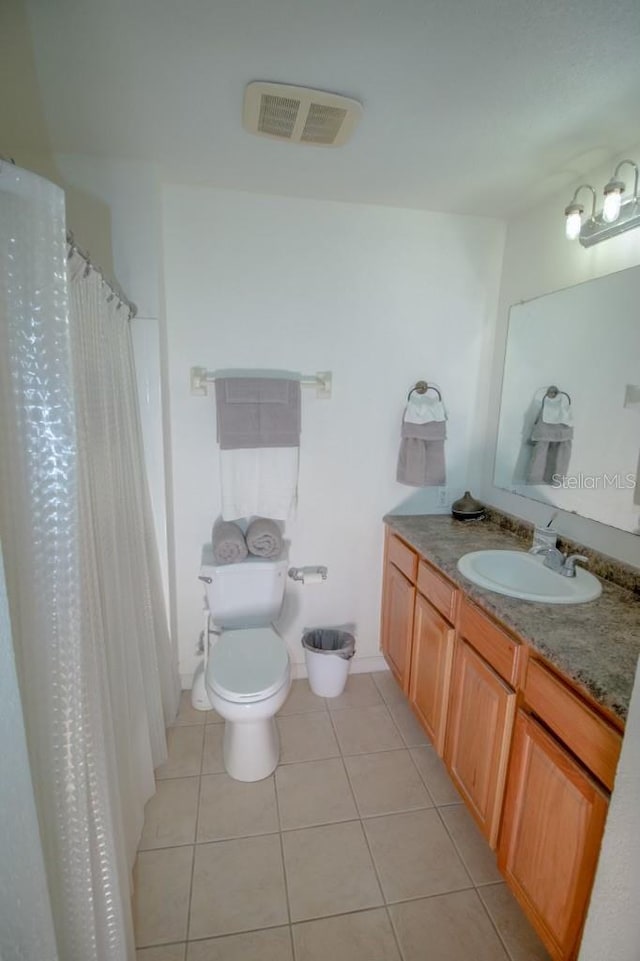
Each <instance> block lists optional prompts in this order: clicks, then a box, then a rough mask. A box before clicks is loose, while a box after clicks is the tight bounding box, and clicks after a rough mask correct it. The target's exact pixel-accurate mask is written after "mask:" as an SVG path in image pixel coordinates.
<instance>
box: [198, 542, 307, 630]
mask: <svg viewBox="0 0 640 961" xmlns="http://www.w3.org/2000/svg"><path fill="white" fill-rule="evenodd" d="M287 567H288V561H287V558H286V557H284V558H279V559H278V560H277V561H272V560H264V559H263V558H260V557H251V558H247V559H246V560H244V561H242V562H241V563H239V564H216V562H215V560H214V557H213V551H212V549H211V545H210V544H206V545H205V546H204V547H203V549H202V565H201V567H200V577H201V578H208V579H210V582H209V581H207V580H205V581H204V587H205V590H206V593H207V602H208V604H209V610H210V611H211V619H212V620H213V623H214V624H215V625H216V626H217V627H223V628H237V627H262V626H266V625H268V624H271V622H272V621H274V620H275V619H276V618H277V617H278V615H279V613H280V611H281V609H282V602H283V600H284V588H285V583H286V577H287Z"/></svg>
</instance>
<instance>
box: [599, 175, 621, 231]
mask: <svg viewBox="0 0 640 961" xmlns="http://www.w3.org/2000/svg"><path fill="white" fill-rule="evenodd" d="M623 193H624V184H623V183H622V181H621V180H610V181H609V183H608V184H607V185H606V187H605V188H604V204H603V205H602V219H603V220H604V221H605V222H606V223H608V224H612V223H613V222H614V221H615V220H617V219H618V216H619V214H620V207H621V206H622V195H623Z"/></svg>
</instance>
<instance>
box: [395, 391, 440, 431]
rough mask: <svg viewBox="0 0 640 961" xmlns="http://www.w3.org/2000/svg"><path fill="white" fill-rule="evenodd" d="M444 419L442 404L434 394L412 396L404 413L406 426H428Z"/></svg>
mask: <svg viewBox="0 0 640 961" xmlns="http://www.w3.org/2000/svg"><path fill="white" fill-rule="evenodd" d="M446 419H447V412H446V411H445V409H444V404H443V403H442V401H441V400H439V399H438V396H437V395H436V394H412V395H411V397H410V398H409V400H408V402H407V407H406V409H405V412H404V422H405V423H406V424H430V423H431V421H442V420H446Z"/></svg>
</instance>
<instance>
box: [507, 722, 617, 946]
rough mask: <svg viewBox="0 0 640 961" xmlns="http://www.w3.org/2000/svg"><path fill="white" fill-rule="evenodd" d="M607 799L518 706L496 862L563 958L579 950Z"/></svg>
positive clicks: (536, 924) (545, 938) (546, 942)
mask: <svg viewBox="0 0 640 961" xmlns="http://www.w3.org/2000/svg"><path fill="white" fill-rule="evenodd" d="M607 805H608V799H607V795H606V794H605V792H604V791H603V790H602V789H601V788H600V787H599V786H598V785H597V784H596V782H595V781H594V780H592V778H591V777H590V776H589V775H588V774H587V772H586V771H585V770H584V769H583V768H582V767H581V766H580V764H578V763H577V762H576V761H575V760H574V759H573V758H572V757H571V756H570V755H569V754H568V753H567V751H565V749H564V748H563V747H562V746H561V745H560V743H559V742H557V741H556V740H555V738H553V737H552V736H551V735H549V734H548V733H547V732H546V731H545V730H544V728H543V727H541V725H540V724H538V722H537V721H535V720H534V719H533V718H531V717H530V716H529V715H527V714H525V713H524V712H523V711H518V717H517V721H516V727H515V734H514V741H513V752H512V756H511V764H510V768H509V779H508V783H507V791H506V797H505V809H504V819H503V825H502V831H501V835H500V847H499V852H498V864H499V866H500V869H501V871H502V872H503V874H504V875H505V877H506V878H507V880H508V882H509V885H510V887H511V889H512V890H513V892H514V894H515V895H516V897H517V898H518V900H519V901H520V903H521V904H522V906H523V908H524V909H525V911H526V913H527V914H528V915H529V918H530V920H531V921H532V923H533V924H534V926H535V927H536V929H537V930H538V933H539V934H540V936H541V938H542V939H543V941H544V942H545V944H546V946H547V948H548V950H549V951H550V953H551V955H552V957H554V958H556V959H558V961H569V959H573V958H575V957H576V956H577V953H578V947H579V942H580V935H581V932H582V925H583V923H584V918H585V915H586V911H587V906H588V902H589V895H590V893H591V886H592V884H593V878H594V874H595V870H596V864H597V861H598V853H599V850H600V842H601V839H602V831H603V829H604V822H605V818H606V813H607Z"/></svg>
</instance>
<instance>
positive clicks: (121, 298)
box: [67, 230, 138, 320]
mask: <svg viewBox="0 0 640 961" xmlns="http://www.w3.org/2000/svg"><path fill="white" fill-rule="evenodd" d="M67 248H68V249H67V260H70V259H71V257H72V255H73V254H74V253H76V254H78V256H79V257H80V258H81V259H82V260H84V262H85V268H84V275H85V277H86V276H88V274H89V273H90V272H91V271H92V270H93V271H94V272H95V273H96V274H97V275H98V276H99V278H100V280H101V281H102V283H103V284H104V286H105V287H107V288H108V290H109V291H110V293H109V296H108V298H107V300H111V299H113V298H115V299H116V300H117V301H118V310H119V309H120V307H126V308H127V310H128V311H129V320H131V319H132V318H133V317H135V316H136V314H137V313H138V308H137V307H136V305H135V304H134V303H133V301H131V300H128V298H127V297H125V295H124V294H123V293H122V291H121V290H120V289H119V288H118V287H116V286H115V285H114V284H113V283H112V282H111V281H110V280H107V278H106V277H105V275H104V274H103V272H102V271H101V270H100V268H99V267H96V265H95V264H94V263H93V262H92V261H91V258H90V257H89V254H88V253H87V252H86V251H84V250H82V248H81V247H78V245H77V243H76V241H75V238H74V236H73V233H72V231H71V230H68V231H67Z"/></svg>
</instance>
